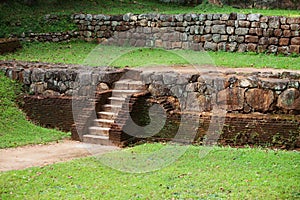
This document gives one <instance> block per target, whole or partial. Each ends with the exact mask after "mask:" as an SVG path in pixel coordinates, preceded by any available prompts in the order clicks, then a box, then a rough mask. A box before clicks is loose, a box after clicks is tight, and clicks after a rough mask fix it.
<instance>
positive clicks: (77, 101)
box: [0, 61, 300, 148]
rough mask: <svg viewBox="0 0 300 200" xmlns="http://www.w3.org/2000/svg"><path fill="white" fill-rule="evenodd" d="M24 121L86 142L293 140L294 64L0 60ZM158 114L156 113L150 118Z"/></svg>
mask: <svg viewBox="0 0 300 200" xmlns="http://www.w3.org/2000/svg"><path fill="white" fill-rule="evenodd" d="M0 70H1V71H3V72H4V73H5V74H6V75H7V76H8V77H10V78H12V79H14V80H18V81H20V82H21V83H23V85H24V88H26V89H27V91H28V94H26V95H24V96H23V98H22V102H23V103H22V104H21V107H22V109H23V110H24V111H25V113H26V114H27V116H28V118H29V119H31V120H32V121H35V122H38V123H39V124H41V125H43V126H46V127H56V128H59V129H61V130H64V131H71V132H72V137H73V138H74V139H77V140H81V141H84V142H89V143H97V144H114V145H126V144H128V143H130V142H135V141H139V140H174V141H180V142H188V143H190V142H197V143H201V144H217V143H218V144H229V145H246V144H248V145H272V146H278V147H281V148H299V147H300V136H299V134H300V130H299V127H300V126H299V125H300V91H299V90H300V73H298V72H295V71H286V70H285V71H282V70H281V71H276V70H273V71H272V72H270V71H266V70H265V71H264V70H252V71H250V72H249V71H246V70H235V71H233V70H232V69H227V70H218V68H215V69H213V70H212V69H209V68H206V69H205V68H203V70H202V71H197V72H195V71H190V70H188V69H186V68H184V69H183V70H180V68H179V69H178V67H177V69H174V70H173V71H170V70H164V69H163V68H162V69H160V70H153V69H152V70H151V69H148V68H147V69H146V68H145V69H139V70H133V69H126V68H125V69H115V68H109V67H96V68H89V67H87V66H79V65H52V64H47V63H31V62H16V61H14V62H9V61H1V62H0ZM157 119H159V120H157Z"/></svg>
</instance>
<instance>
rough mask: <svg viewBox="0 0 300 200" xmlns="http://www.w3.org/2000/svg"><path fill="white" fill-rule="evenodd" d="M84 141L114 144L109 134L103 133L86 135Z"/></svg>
mask: <svg viewBox="0 0 300 200" xmlns="http://www.w3.org/2000/svg"><path fill="white" fill-rule="evenodd" d="M83 142H85V143H90V144H100V145H111V146H112V145H113V144H112V142H111V141H110V140H109V137H108V136H103V135H102V136H101V135H84V136H83Z"/></svg>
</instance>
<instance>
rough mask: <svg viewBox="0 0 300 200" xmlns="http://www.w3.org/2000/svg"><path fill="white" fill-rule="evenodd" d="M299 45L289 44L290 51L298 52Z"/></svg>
mask: <svg viewBox="0 0 300 200" xmlns="http://www.w3.org/2000/svg"><path fill="white" fill-rule="evenodd" d="M299 49H300V45H290V53H296V54H298V53H299Z"/></svg>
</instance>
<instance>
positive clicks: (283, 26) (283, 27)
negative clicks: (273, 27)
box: [280, 25, 290, 30]
mask: <svg viewBox="0 0 300 200" xmlns="http://www.w3.org/2000/svg"><path fill="white" fill-rule="evenodd" d="M280 28H281V29H283V30H289V29H290V25H281V26H280Z"/></svg>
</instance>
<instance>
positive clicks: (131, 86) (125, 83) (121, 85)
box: [114, 80, 146, 90]
mask: <svg viewBox="0 0 300 200" xmlns="http://www.w3.org/2000/svg"><path fill="white" fill-rule="evenodd" d="M114 89H116V90H144V89H146V86H145V84H144V83H143V82H142V81H132V80H121V81H117V82H115V84H114Z"/></svg>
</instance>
